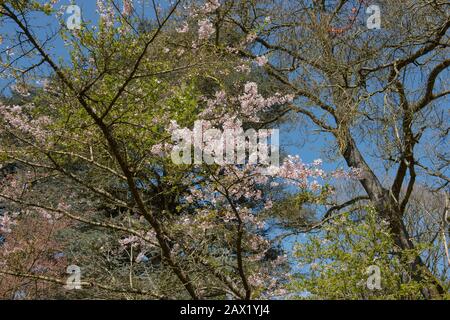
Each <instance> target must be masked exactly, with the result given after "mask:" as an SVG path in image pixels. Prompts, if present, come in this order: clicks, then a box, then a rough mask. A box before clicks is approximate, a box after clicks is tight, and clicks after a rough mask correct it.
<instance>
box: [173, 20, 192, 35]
mask: <svg viewBox="0 0 450 320" xmlns="http://www.w3.org/2000/svg"><path fill="white" fill-rule="evenodd" d="M176 31H177V32H178V33H186V32H188V31H189V25H188V23H187V22H184V23H183V25H181V26H180V27H179V28H176Z"/></svg>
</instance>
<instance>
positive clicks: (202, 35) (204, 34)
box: [198, 19, 215, 41]
mask: <svg viewBox="0 0 450 320" xmlns="http://www.w3.org/2000/svg"><path fill="white" fill-rule="evenodd" d="M214 31H215V30H214V25H213V24H212V23H211V21H210V20H209V19H203V20H200V21H199V22H198V39H199V40H200V41H202V40H208V39H209V37H211V35H212V34H213V33H214Z"/></svg>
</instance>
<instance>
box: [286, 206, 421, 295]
mask: <svg viewBox="0 0 450 320" xmlns="http://www.w3.org/2000/svg"><path fill="white" fill-rule="evenodd" d="M418 250H419V249H418ZM394 252H395V245H394V242H393V240H392V237H391V236H390V234H389V232H388V229H387V227H386V223H385V222H384V221H380V220H379V219H378V218H377V216H376V213H375V211H374V210H373V209H372V208H367V210H366V212H365V213H364V214H357V215H355V214H350V213H344V214H341V215H340V216H339V217H336V218H335V219H334V220H333V221H332V222H331V223H329V224H327V225H326V226H325V227H324V228H323V230H322V231H321V232H319V233H316V234H309V235H307V236H306V240H305V241H304V242H300V243H298V244H296V246H295V257H296V262H297V263H298V268H299V270H300V271H299V272H297V274H296V276H295V279H296V280H295V281H294V282H293V284H292V285H291V286H290V289H291V290H292V291H293V292H294V294H295V295H296V296H298V297H302V298H305V297H306V298H312V299H420V298H421V294H420V288H421V286H422V285H423V284H421V283H417V282H415V281H412V280H410V277H409V275H408V272H407V271H406V270H404V269H402V264H401V263H400V259H399V257H398V255H396V254H394ZM370 266H377V267H379V268H380V275H381V289H380V290H378V289H373V290H370V289H369V288H368V286H367V280H368V279H369V277H370V276H371V275H373V273H372V272H369V270H368V268H369V267H370ZM402 280H406V281H402Z"/></svg>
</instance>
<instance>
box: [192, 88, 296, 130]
mask: <svg viewBox="0 0 450 320" xmlns="http://www.w3.org/2000/svg"><path fill="white" fill-rule="evenodd" d="M243 91H244V92H243V94H242V95H240V96H239V97H238V98H237V99H235V98H227V94H226V93H225V92H224V91H219V92H216V94H215V96H214V98H213V99H208V100H207V107H206V108H205V110H204V111H203V112H202V113H201V114H200V117H202V118H215V119H219V120H220V119H222V122H224V121H229V120H230V119H236V118H237V117H239V116H240V117H243V118H244V119H245V120H249V121H254V122H259V121H260V118H259V117H258V113H260V112H261V111H264V110H267V109H269V108H271V107H273V106H275V105H283V104H286V103H291V102H292V101H293V100H294V95H291V94H288V95H281V94H280V93H276V94H275V95H274V96H272V97H269V98H264V97H263V96H262V95H261V94H260V93H259V92H258V85H257V84H256V83H255V82H247V83H246V84H245V85H244V90H243ZM227 104H229V105H228V106H227ZM234 104H237V105H238V106H239V110H238V111H237V113H234V114H233V113H231V114H230V108H229V107H230V106H232V105H234ZM225 113H226V114H225ZM218 116H219V117H218ZM220 116H221V117H220ZM216 122H218V121H217V120H216Z"/></svg>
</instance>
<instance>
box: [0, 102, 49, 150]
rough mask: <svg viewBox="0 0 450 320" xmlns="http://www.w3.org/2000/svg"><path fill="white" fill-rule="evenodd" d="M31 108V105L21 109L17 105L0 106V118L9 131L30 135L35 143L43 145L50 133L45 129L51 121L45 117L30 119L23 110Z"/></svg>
mask: <svg viewBox="0 0 450 320" xmlns="http://www.w3.org/2000/svg"><path fill="white" fill-rule="evenodd" d="M32 108H33V106H32V105H28V106H24V107H21V106H17V105H15V106H5V105H1V104H0V118H3V120H4V121H5V123H6V125H7V126H8V127H9V128H10V129H11V130H19V131H20V132H22V133H24V134H28V135H31V136H32V137H33V138H35V139H36V140H37V141H39V142H41V143H44V142H45V141H46V139H47V138H48V137H49V135H50V132H49V131H48V130H47V129H46V127H47V126H48V125H50V124H51V120H50V118H49V117H47V116H41V117H39V118H37V119H30V117H29V116H28V115H26V114H25V110H24V109H32ZM0 120H1V119H0Z"/></svg>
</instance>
